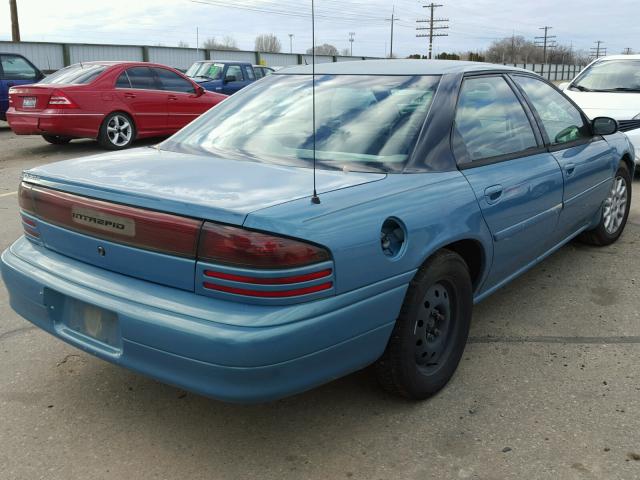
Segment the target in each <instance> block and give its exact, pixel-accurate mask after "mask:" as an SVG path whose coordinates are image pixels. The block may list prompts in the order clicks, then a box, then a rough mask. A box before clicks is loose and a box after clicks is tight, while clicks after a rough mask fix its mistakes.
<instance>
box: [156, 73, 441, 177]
mask: <svg viewBox="0 0 640 480" xmlns="http://www.w3.org/2000/svg"><path fill="white" fill-rule="evenodd" d="M439 80H440V78H439V77H437V76H374V75H371V76H364V75H318V76H317V78H316V95H315V97H316V121H315V135H314V129H313V127H314V121H313V117H312V111H313V104H312V99H313V82H312V77H311V75H272V76H269V77H267V78H265V79H263V80H261V81H260V82H256V83H254V84H253V85H254V87H255V88H251V87H247V89H243V90H242V91H241V92H240V93H238V94H237V95H233V96H232V97H231V98H230V99H228V100H225V101H224V102H222V103H221V104H220V105H218V106H217V107H216V108H213V109H211V110H210V111H209V112H208V113H206V114H205V115H203V116H201V117H200V118H199V119H198V120H196V121H195V122H193V123H192V124H191V125H189V126H188V127H187V128H185V129H184V130H182V131H180V132H179V133H178V134H176V135H175V136H173V137H172V138H171V139H170V140H168V141H166V142H165V143H163V144H162V145H163V148H164V149H167V150H177V151H189V152H197V153H206V152H211V153H214V154H218V155H223V156H225V158H234V157H241V158H242V159H251V160H254V161H258V162H265V163H277V164H280V165H291V166H306V167H311V166H313V159H314V145H315V147H316V154H315V157H316V161H317V166H318V168H325V169H342V168H345V167H347V168H348V169H349V170H353V171H364V172H379V171H401V170H402V169H403V168H404V165H405V164H406V162H407V160H408V159H409V156H410V154H411V152H412V151H413V148H414V146H415V143H416V140H417V138H418V135H419V133H420V131H421V129H422V126H423V125H424V122H425V119H426V117H427V113H428V111H429V108H430V106H431V101H432V99H433V96H434V94H435V92H436V89H437V87H438V82H439Z"/></svg>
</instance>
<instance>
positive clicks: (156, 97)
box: [115, 67, 167, 135]
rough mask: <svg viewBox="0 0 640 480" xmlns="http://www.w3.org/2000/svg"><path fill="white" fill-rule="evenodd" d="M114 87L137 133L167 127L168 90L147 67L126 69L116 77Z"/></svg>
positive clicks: (150, 132)
mask: <svg viewBox="0 0 640 480" xmlns="http://www.w3.org/2000/svg"><path fill="white" fill-rule="evenodd" d="M115 89H116V95H117V96H118V98H119V100H120V101H122V102H123V103H124V104H126V105H127V107H128V109H129V111H130V112H131V113H132V114H133V117H134V118H133V120H134V122H135V124H136V129H137V130H138V133H142V134H145V135H161V134H163V133H165V132H166V131H167V93H166V92H164V91H162V90H161V88H160V86H159V84H158V81H157V79H156V76H155V75H154V74H153V72H152V71H151V69H150V68H149V67H131V68H128V69H126V70H125V71H124V72H122V74H120V76H119V77H118V79H117V80H116V84H115Z"/></svg>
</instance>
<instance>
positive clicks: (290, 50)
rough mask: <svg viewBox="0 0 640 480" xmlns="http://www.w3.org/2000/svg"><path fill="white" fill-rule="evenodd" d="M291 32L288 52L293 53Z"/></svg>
mask: <svg viewBox="0 0 640 480" xmlns="http://www.w3.org/2000/svg"><path fill="white" fill-rule="evenodd" d="M293 37H294V35H293V33H290V34H289V53H293Z"/></svg>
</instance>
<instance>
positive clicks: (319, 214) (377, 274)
mask: <svg viewBox="0 0 640 480" xmlns="http://www.w3.org/2000/svg"><path fill="white" fill-rule="evenodd" d="M309 174H310V180H311V172H309ZM346 175H348V174H346ZM311 187H312V183H311V181H310V183H309V191H310V192H311ZM390 217H393V218H396V219H398V220H400V222H401V223H402V224H403V225H404V226H405V230H406V234H407V237H406V241H405V248H404V251H403V253H401V254H400V255H399V256H398V257H396V258H389V257H387V256H385V255H384V253H383V252H382V249H381V246H380V230H381V227H382V224H383V223H384V221H385V220H386V219H388V218H390ZM244 225H245V226H246V227H248V228H254V229H257V230H266V231H272V232H275V233H280V234H283V235H288V236H292V237H296V238H301V239H306V240H309V241H312V242H315V243H318V244H320V245H324V246H326V247H328V248H329V249H330V250H331V253H332V255H333V258H334V261H335V269H336V272H335V273H336V293H337V294H341V293H345V292H348V291H351V290H355V289H358V288H361V287H364V286H367V285H370V284H373V283H376V282H380V281H382V280H385V279H390V278H393V277H396V276H400V275H402V274H406V273H407V272H415V270H416V269H418V268H419V267H420V266H421V265H422V264H423V263H424V262H425V260H426V259H427V258H428V257H429V256H430V255H432V254H433V253H434V252H435V251H437V250H438V249H440V248H442V247H443V246H445V245H447V244H450V243H452V242H456V241H458V240H463V239H472V240H475V241H477V242H479V243H480V244H481V245H482V247H483V250H484V259H483V261H482V264H483V268H482V273H481V274H480V277H479V279H478V281H477V282H476V293H478V292H479V290H480V288H481V285H482V282H483V280H484V278H485V276H486V272H487V270H488V269H487V266H488V265H490V264H491V260H492V253H493V249H492V243H491V236H490V233H489V231H488V229H487V227H486V224H485V222H484V219H483V217H482V215H481V212H480V209H479V206H478V203H477V200H476V198H475V196H474V194H473V191H472V190H471V187H470V186H469V184H468V182H467V181H466V179H465V178H464V177H463V176H462V174H461V173H460V172H458V171H455V172H443V173H424V174H401V175H389V176H388V177H387V178H386V179H384V180H382V181H379V182H373V183H369V184H366V185H361V186H358V187H355V188H348V189H343V190H337V191H334V192H330V193H327V194H323V195H321V203H320V205H314V204H312V203H311V201H310V199H309V198H305V199H302V200H297V201H294V202H290V203H286V204H283V205H278V206H275V207H271V208H267V209H264V210H260V211H257V212H254V213H251V214H249V215H248V216H247V219H246V221H245V224H244ZM404 278H406V277H404Z"/></svg>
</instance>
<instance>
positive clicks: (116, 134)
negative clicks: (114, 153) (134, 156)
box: [98, 112, 136, 150]
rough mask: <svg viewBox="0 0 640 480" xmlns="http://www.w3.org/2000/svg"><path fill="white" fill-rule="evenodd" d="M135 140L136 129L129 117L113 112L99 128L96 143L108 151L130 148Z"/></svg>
mask: <svg viewBox="0 0 640 480" xmlns="http://www.w3.org/2000/svg"><path fill="white" fill-rule="evenodd" d="M135 138H136V127H135V124H134V123H133V120H132V119H131V117H130V116H129V115H127V114H126V113H122V112H114V113H111V114H109V115H107V117H106V118H105V119H104V122H102V125H101V126H100V133H99V135H98V143H99V144H100V145H101V146H103V147H104V148H107V149H109V150H122V149H124V148H128V147H129V146H131V144H132V143H133V141H134V140H135Z"/></svg>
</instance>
